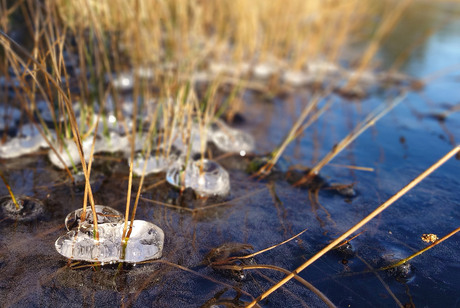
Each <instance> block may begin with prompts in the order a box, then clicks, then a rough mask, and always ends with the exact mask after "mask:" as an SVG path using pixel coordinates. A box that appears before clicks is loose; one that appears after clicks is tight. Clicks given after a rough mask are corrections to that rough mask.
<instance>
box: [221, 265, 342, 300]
mask: <svg viewBox="0 0 460 308" xmlns="http://www.w3.org/2000/svg"><path fill="white" fill-rule="evenodd" d="M219 269H229V270H238V271H241V270H249V269H271V270H275V271H279V272H282V273H285V274H289V273H290V272H289V271H288V270H287V269H284V268H282V267H279V266H275V265H266V264H258V265H243V266H240V265H223V266H219ZM294 279H295V280H297V281H298V282H300V283H301V284H303V285H304V286H305V287H307V288H308V289H309V290H310V291H312V292H313V293H315V294H316V295H317V296H318V297H319V298H320V299H321V300H322V301H323V302H324V303H325V304H326V305H327V306H328V307H330V308H335V307H336V306H335V305H334V303H332V301H331V300H330V299H329V298H327V296H326V295H324V293H323V292H321V291H320V290H318V289H317V288H316V287H315V286H314V285H312V284H311V283H309V282H308V281H306V280H305V279H303V278H302V277H300V276H299V275H294Z"/></svg>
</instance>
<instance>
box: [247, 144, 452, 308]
mask: <svg viewBox="0 0 460 308" xmlns="http://www.w3.org/2000/svg"><path fill="white" fill-rule="evenodd" d="M459 152H460V145H458V146H456V147H455V148H453V149H452V150H450V151H449V152H448V153H446V154H445V155H444V156H443V157H441V158H440V159H439V160H438V161H437V162H436V163H434V164H433V165H432V166H430V167H429V168H428V169H426V170H425V171H424V172H422V173H421V174H420V175H418V176H417V177H416V178H415V179H413V180H412V181H411V182H410V183H409V184H407V185H406V186H404V187H403V188H402V189H401V190H399V191H398V192H397V193H396V194H394V195H393V196H392V197H390V198H389V199H388V200H387V201H385V202H384V203H382V204H381V205H380V206H379V207H377V208H376V209H375V210H374V211H372V212H371V213H370V214H369V215H368V216H366V217H365V218H363V219H362V220H361V221H360V222H358V223H357V224H356V225H354V226H353V227H351V228H350V229H349V230H348V231H346V232H344V233H343V234H342V235H341V236H339V237H338V238H336V239H335V240H334V241H332V242H331V243H330V244H328V245H327V246H326V247H324V248H323V249H321V250H320V251H319V252H317V253H316V254H315V255H314V256H313V257H311V258H310V259H308V260H307V261H306V262H305V263H303V264H302V265H301V266H299V267H298V268H297V269H295V270H294V271H292V272H291V273H290V274H289V275H287V276H286V277H284V278H283V279H282V280H281V281H279V282H278V283H276V284H275V285H273V286H272V287H271V288H270V289H268V290H267V291H265V292H264V293H263V294H261V295H260V296H259V297H257V298H256V299H255V300H254V301H253V302H252V303H251V304H249V305H248V306H247V307H254V305H256V304H257V303H258V302H259V301H261V300H263V299H264V298H267V297H268V296H269V295H270V294H271V293H273V292H274V291H276V290H277V289H278V288H280V287H281V286H283V285H284V284H285V283H286V282H288V281H289V280H291V279H292V278H294V276H296V275H297V274H299V273H300V272H301V271H303V270H304V269H306V268H307V267H308V266H309V265H311V264H312V263H313V262H315V261H316V260H318V259H319V258H321V257H322V256H323V255H325V254H326V253H327V252H329V251H330V250H331V249H333V248H334V247H336V246H337V245H339V244H340V243H341V242H342V241H343V240H345V239H346V238H347V237H349V236H350V235H352V234H353V233H354V232H356V231H357V230H359V229H360V228H361V227H363V226H364V225H365V224H367V223H368V222H369V221H371V220H372V219H373V218H375V217H376V216H377V215H379V214H380V213H382V212H383V211H384V210H385V209H387V208H388V207H389V206H390V205H392V204H393V203H394V202H396V201H397V200H398V199H399V198H401V197H402V196H404V195H405V194H406V193H407V192H408V191H410V190H411V189H412V188H414V187H415V186H416V185H417V184H419V183H420V182H421V181H423V180H424V179H425V178H426V177H427V176H429V175H430V174H431V173H433V172H434V171H436V170H437V169H438V168H439V167H441V166H442V165H443V164H444V163H445V162H447V161H448V160H449V159H451V158H452V157H453V156H455V155H456V154H457V153H459ZM457 231H458V229H456V230H454V231H453V232H451V233H450V234H449V235H448V236H451V235H453V234H455V233H456V232H457ZM433 245H434V244H433Z"/></svg>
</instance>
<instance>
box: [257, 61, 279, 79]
mask: <svg viewBox="0 0 460 308" xmlns="http://www.w3.org/2000/svg"><path fill="white" fill-rule="evenodd" d="M277 71H278V67H277V66H276V65H275V64H272V63H269V62H262V63H259V64H257V65H255V66H254V68H253V70H252V73H253V74H254V76H255V77H256V78H260V79H267V78H270V77H271V76H273V75H274V74H275V73H276V72H277Z"/></svg>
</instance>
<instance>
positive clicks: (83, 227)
mask: <svg viewBox="0 0 460 308" xmlns="http://www.w3.org/2000/svg"><path fill="white" fill-rule="evenodd" d="M96 211H97V217H98V234H99V239H98V240H97V239H96V237H95V230H94V225H93V224H92V222H93V220H92V213H91V209H90V208H88V212H87V213H88V214H87V215H88V216H87V219H86V220H85V222H84V223H83V224H80V223H79V222H80V220H79V217H78V216H79V215H81V212H82V209H79V210H76V211H74V212H72V213H70V214H69V215H67V218H66V228H67V230H69V231H68V232H67V233H66V234H65V235H62V236H60V237H59V238H58V239H57V240H56V243H55V247H56V250H57V251H58V252H59V253H60V254H61V255H63V256H64V257H66V258H69V259H73V260H81V261H86V262H103V263H105V262H128V263H137V262H141V261H145V260H150V259H157V258H160V257H161V255H162V251H163V243H164V232H163V230H161V228H159V227H158V226H156V225H154V224H153V223H150V222H147V221H143V220H134V221H133V225H132V231H131V234H130V236H129V239H128V240H127V243H126V246H125V248H124V247H123V241H122V237H123V228H124V224H123V214H121V213H120V212H118V211H117V210H115V209H112V208H110V207H108V206H102V205H97V206H96Z"/></svg>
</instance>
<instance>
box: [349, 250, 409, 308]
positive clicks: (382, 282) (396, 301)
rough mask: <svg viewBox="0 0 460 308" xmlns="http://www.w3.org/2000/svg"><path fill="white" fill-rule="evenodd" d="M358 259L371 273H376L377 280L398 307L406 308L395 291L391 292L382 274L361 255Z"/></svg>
mask: <svg viewBox="0 0 460 308" xmlns="http://www.w3.org/2000/svg"><path fill="white" fill-rule="evenodd" d="M356 257H357V258H358V259H360V260H361V262H363V263H364V264H365V265H366V267H367V268H368V269H369V271H371V272H372V273H374V275H375V277H377V279H378V280H379V281H380V283H381V284H382V285H383V287H384V288H385V290H387V292H388V294H390V296H391V297H392V298H393V299H394V301H395V303H396V305H398V307H400V308H404V306H403V305H402V304H401V302H400V301H399V299H398V298H397V297H396V295H395V294H394V293H393V291H391V289H390V287H389V286H388V284H387V283H386V282H385V281H384V280H383V278H382V277H381V276H380V274H379V273H378V272H377V271H376V270H375V269H374V268H373V267H372V266H371V265H370V264H369V263H368V262H367V261H366V260H364V259H363V258H362V257H361V256H359V255H356Z"/></svg>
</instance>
